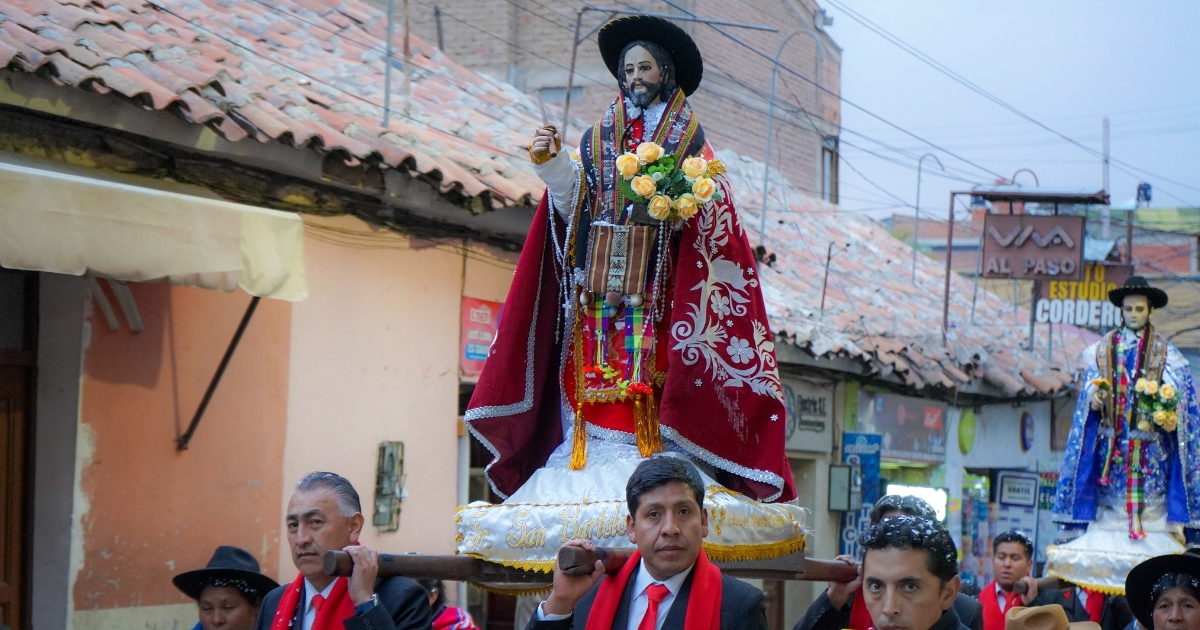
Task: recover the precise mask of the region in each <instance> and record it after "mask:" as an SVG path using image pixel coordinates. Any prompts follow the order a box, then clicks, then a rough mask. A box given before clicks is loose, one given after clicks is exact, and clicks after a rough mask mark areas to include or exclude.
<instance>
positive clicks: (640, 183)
mask: <svg viewBox="0 0 1200 630" xmlns="http://www.w3.org/2000/svg"><path fill="white" fill-rule="evenodd" d="M629 187H630V188H632V189H633V192H635V193H637V194H638V195H640V196H642V197H649V196H650V195H653V194H654V189H655V184H654V180H653V179H651V178H650V176H649V175H638V176H637V177H634V178H633V181H631V182H629Z"/></svg>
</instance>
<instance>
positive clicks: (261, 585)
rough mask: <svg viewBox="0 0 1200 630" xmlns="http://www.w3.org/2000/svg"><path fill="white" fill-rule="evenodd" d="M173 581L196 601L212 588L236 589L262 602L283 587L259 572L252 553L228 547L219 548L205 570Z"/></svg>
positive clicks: (190, 572)
mask: <svg viewBox="0 0 1200 630" xmlns="http://www.w3.org/2000/svg"><path fill="white" fill-rule="evenodd" d="M171 581H172V582H174V583H175V588H178V589H179V590H181V591H183V594H184V595H187V596H188V597H191V598H192V599H200V594H201V593H203V592H204V589H205V588H207V587H209V586H232V587H234V588H237V589H238V590H239V591H241V592H242V594H243V595H253V596H254V597H255V598H256V599H259V600H261V599H262V597H263V595H266V594H267V593H269V592H271V589H273V588H275V587H277V586H279V582H276V581H275V580H272V579H271V578H269V577H267V576H265V575H263V574H262V573H259V572H258V560H255V559H254V556H252V555H250V552H249V551H246V550H245V549H242V548H240V547H231V546H228V545H222V546H220V547H217V550H216V551H214V552H213V556H212V559H211V560H209V561H208V565H207V566H205V567H204V568H203V569H196V570H195V571H188V572H186V573H180V574H179V575H176V576H175V577H174V578H173V579H172V580H171ZM214 582H216V583H215V584H214ZM243 587H244V588H243Z"/></svg>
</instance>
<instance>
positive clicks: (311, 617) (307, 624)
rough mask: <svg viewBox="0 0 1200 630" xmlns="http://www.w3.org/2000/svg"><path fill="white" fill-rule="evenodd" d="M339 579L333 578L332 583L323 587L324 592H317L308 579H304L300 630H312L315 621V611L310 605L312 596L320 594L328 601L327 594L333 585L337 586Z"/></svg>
mask: <svg viewBox="0 0 1200 630" xmlns="http://www.w3.org/2000/svg"><path fill="white" fill-rule="evenodd" d="M340 579H342V578H334V580H333V581H332V582H330V583H329V584H327V585H325V590H323V591H318V590H317V587H315V586H313V585H312V582H309V581H308V578H304V619H303V620H302V621H301V626H300V630H312V625H313V622H314V621H316V620H317V611H316V609H315V608H313V605H312V601H313V596H315V595H316V594H317V593H320V594H321V597H324V598H325V599H326V600H328V599H329V593H330V592H331V591H332V590H333V585H334V584H337V581H338V580H340Z"/></svg>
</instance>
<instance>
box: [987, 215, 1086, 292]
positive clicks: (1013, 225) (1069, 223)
mask: <svg viewBox="0 0 1200 630" xmlns="http://www.w3.org/2000/svg"><path fill="white" fill-rule="evenodd" d="M1084 220H1085V219H1084V218H1083V217H1071V216H1059V215H1055V216H1037V215H1029V214H989V215H987V216H985V217H984V220H983V277H985V278H1005V279H1012V280H1077V279H1079V278H1080V277H1081V275H1082V273H1083V234H1084V231H1083V225H1084Z"/></svg>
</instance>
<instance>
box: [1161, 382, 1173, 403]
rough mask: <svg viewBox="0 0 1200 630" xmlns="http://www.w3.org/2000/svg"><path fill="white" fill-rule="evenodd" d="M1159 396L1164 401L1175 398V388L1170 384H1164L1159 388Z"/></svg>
mask: <svg viewBox="0 0 1200 630" xmlns="http://www.w3.org/2000/svg"><path fill="white" fill-rule="evenodd" d="M1158 397H1159V398H1161V399H1162V400H1163V402H1168V401H1170V400H1171V399H1173V398H1175V388H1174V387H1171V386H1170V385H1163V386H1162V389H1160V390H1158Z"/></svg>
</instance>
